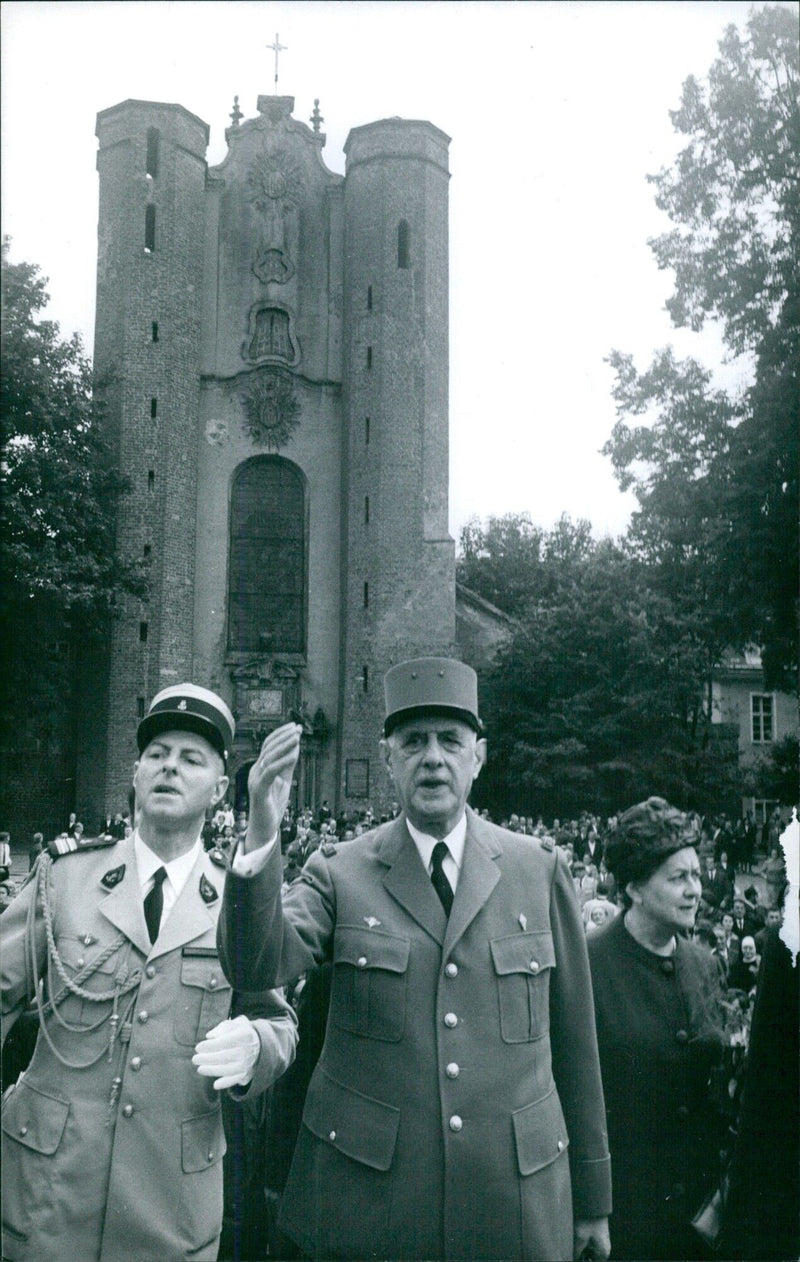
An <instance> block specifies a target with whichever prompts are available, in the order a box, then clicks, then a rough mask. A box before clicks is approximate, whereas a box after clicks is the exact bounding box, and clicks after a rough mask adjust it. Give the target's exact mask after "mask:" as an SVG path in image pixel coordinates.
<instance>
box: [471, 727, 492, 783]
mask: <svg viewBox="0 0 800 1262" xmlns="http://www.w3.org/2000/svg"><path fill="white" fill-rule="evenodd" d="M488 752H489V747H488V746H487V744H486V740H485V738H483V737H481V739H480V740H479V741H476V742H475V774H474V776H473V777H472V779H473V780H477V778H478V776H479V775H480V774H481V768H482V767H485V766H486V758H487V755H488Z"/></svg>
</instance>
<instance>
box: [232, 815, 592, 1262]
mask: <svg viewBox="0 0 800 1262" xmlns="http://www.w3.org/2000/svg"><path fill="white" fill-rule="evenodd" d="M280 885H281V871H280V850H279V847H278V846H274V847H273V850H272V853H271V854H270V857H269V860H268V862H267V865H266V867H265V869H264V871H263V872H262V873H260V874H259V875H257V876H255V877H253V878H251V879H244V878H242V879H236V878H234V877H233V876H231V877H230V878H229V885H228V888H227V890H226V895H225V903H224V908H223V916H222V917H221V918H220V929H221V931H222V951H221V958H222V960H223V967H225V969H226V971H227V973H228V976H229V977H231V978H233V977H235V976H236V975H237V973H238V975H239V976H240V977H242V978H243V977H245V976H246V977H248V978H249V979H250V984H251V985H253V984H257V985H265V984H266V983H267V979H268V978H271V979H273V980H275V981H276V982H277V980H278V979H280V980H281V982H283V981H289V980H291V979H292V978H294V977H297V976H298V975H299V974H300V973H302V972H304V971H306V970H308V969H309V968H311V967H312V965H314V964H318V963H323V962H325V961H328V960H331V961H332V962H333V969H334V972H333V987H332V994H331V1008H330V1017H329V1020H328V1028H327V1035H326V1039H325V1045H324V1047H323V1050H322V1054H321V1057H320V1060H319V1062H318V1064H317V1067H316V1069H315V1071H314V1074H313V1077H312V1079H311V1083H310V1086H309V1090H308V1095H307V1098H306V1103H305V1109H304V1114H303V1125H302V1127H301V1131H300V1136H299V1138H298V1142H297V1147H296V1150H295V1154H294V1161H293V1164H292V1168H291V1171H290V1174H289V1178H288V1183H287V1187H286V1191H285V1195H284V1199H283V1211H282V1226H283V1228H284V1229H285V1230H286V1231H287V1233H288V1234H289V1235H291V1236H292V1237H293V1238H294V1239H296V1240H297V1241H298V1242H299V1243H300V1244H301V1247H302V1249H303V1251H304V1253H306V1254H312V1255H313V1254H316V1255H317V1256H320V1257H323V1258H330V1257H331V1256H338V1257H352V1258H359V1259H364V1258H372V1257H381V1258H386V1257H391V1258H437V1259H446V1258H452V1259H469V1258H481V1259H490V1258H502V1259H509V1260H510V1259H522V1258H524V1259H534V1258H537V1259H544V1258H546V1259H548V1260H549V1262H557V1259H562V1258H571V1257H572V1208H573V1204H574V1207H575V1213H576V1215H577V1216H578V1217H580V1218H590V1217H603V1216H605V1215H606V1214H607V1213H608V1211H609V1208H610V1186H609V1162H608V1155H607V1146H606V1136H605V1121H604V1111H603V1104H602V1088H601V1084H600V1077H599V1067H598V1061H597V1048H596V1037H595V1031H594V1018H593V1010H592V997H591V986H590V978H589V970H588V963H587V957H586V947H585V937H584V932H583V925H582V922H581V917H580V913H579V910H578V906H577V903H576V900H575V895H574V891H573V889H572V881H571V879H570V875H569V871H568V869H567V867H566V864H565V862H564V859H563V857H562V856H561V855H560V853H559V852H557V851H556V850H555V848H554V847H553V844H552V842H550V841H545V842H539V841H538V840H534V839H532V838H530V837H524V836H517V835H516V834H513V833H509V832H507V831H505V830H503V829H500V828H497V827H495V826H494V825H491V824H488V823H486V822H485V821H483V820H481V819H479V818H478V817H476V816H475V815H474V814H473V813H472V812H471V811H470V812H468V826H467V837H466V844H465V851H464V862H463V866H462V869H461V874H460V879H459V883H458V889H457V891H456V895H455V900H454V902H453V907H452V911H451V913H450V918H449V920H448V919H447V918H446V916H445V913H444V911H443V909H442V906H441V904H440V902H439V900H438V898H437V896H436V893H435V891H434V889H433V886H432V884H431V881H430V878H429V877H428V874H427V873H426V871H425V869H424V867H423V865H422V863H421V861H420V858H419V853H418V851H417V848H416V846H415V845H414V842H413V841H412V839H411V837H410V835H409V832H408V829H407V828H406V825H405V820H404V819H403V818H402V817H401V818H400V819H398V820H394V821H391V822H390V823H388V824H386V825H382V826H381V827H379V828H378V829H376V830H375V831H374V832H372V833H368V834H365V835H364V836H362V837H359V838H357V839H356V840H354V841H352V842H346V843H343V844H340V845H339V846H336V847H332V846H330V847H329V846H325V847H322V848H320V850H319V851H318V852H317V853H316V854H314V855H312V857H311V858H310V859H309V861H308V863H307V864H306V866H305V868H304V870H303V874H302V877H301V879H300V880H298V881H296V882H295V883H294V884H293V885H292V886H291V887H290V889H289V891H288V892H287V894H286V896H285V902H284V905H283V910H282V908H281V898H280Z"/></svg>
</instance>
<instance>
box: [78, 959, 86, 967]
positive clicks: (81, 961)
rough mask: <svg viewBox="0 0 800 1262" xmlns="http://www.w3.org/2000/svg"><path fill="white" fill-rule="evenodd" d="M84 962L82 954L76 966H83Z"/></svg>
mask: <svg viewBox="0 0 800 1262" xmlns="http://www.w3.org/2000/svg"><path fill="white" fill-rule="evenodd" d="M85 963H86V960H85V959H84V958H83V956H81V958H80V959H79V960H78V968H83V966H84V964H85Z"/></svg>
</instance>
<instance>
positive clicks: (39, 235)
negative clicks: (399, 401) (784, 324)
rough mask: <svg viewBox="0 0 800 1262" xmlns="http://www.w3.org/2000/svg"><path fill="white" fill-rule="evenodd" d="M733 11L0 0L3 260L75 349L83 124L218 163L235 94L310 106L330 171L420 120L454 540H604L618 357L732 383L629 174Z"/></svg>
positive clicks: (620, 509)
mask: <svg viewBox="0 0 800 1262" xmlns="http://www.w3.org/2000/svg"><path fill="white" fill-rule="evenodd" d="M750 7H751V6H750V5H749V4H748V3H738V2H729V0H718V2H716V3H705V2H703V0H686V2H683V0H660V2H658V3H635V2H633V0H625V2H624V3H617V2H614V3H605V2H603V0H592V2H591V3H581V2H579V0H570V2H569V3H564V2H560V3H547V2H545V0H528V2H526V0H520V2H517V3H513V2H502V3H495V2H490V0H448V2H446V3H438V0H418V2H415V3H408V2H406V0H392V2H390V3H372V2H371V0H357V2H352V0H316V2H313V3H309V2H306V0H292V2H291V3H282V4H273V3H267V2H265V0H264V2H262V0H249V2H241V3H240V2H237V0H226V2H225V3H220V2H219V0H202V2H198V0H182V2H180V3H169V2H166V0H144V2H139V0H113V2H112V0H98V2H94V0H74V2H71V3H61V2H60V0H48V2H46V3H38V2H36V3H34V2H27V0H5V2H4V3H3V5H2V175H3V180H2V223H3V232H4V233H5V234H8V235H9V236H10V237H11V254H10V257H11V260H12V261H13V262H20V261H23V260H24V261H28V262H33V263H37V264H38V265H39V266H40V268H41V269H42V272H43V273H44V275H46V276H47V277H49V292H50V297H51V302H50V307H49V308H48V312H47V315H48V316H49V317H50V318H51V319H55V320H57V321H59V323H60V325H61V329H62V332H63V333H64V334H70V333H72V332H73V331H76V330H77V331H79V332H80V333H81V335H82V337H83V339H84V342H85V345H86V346H87V348H88V349H89V350H91V347H92V341H93V336H94V288H95V267H96V250H97V175H96V170H95V158H96V152H97V141H96V139H95V135H94V129H95V118H96V115H97V113H98V112H99V111H100V110H102V109H106V108H108V107H109V106H111V105H115V104H116V103H117V102H119V101H123V100H125V99H127V98H129V97H133V98H138V99H142V100H158V101H167V102H173V103H177V104H180V105H183V106H185V107H186V108H187V109H189V110H191V111H192V113H194V114H197V115H199V116H200V117H201V118H202V119H203V120H204V121H205V122H207V123H208V124H209V125H210V128H211V140H210V144H209V149H208V154H207V157H208V161H209V164H210V165H215V164H217V163H218V162H221V161H222V159H223V158H224V156H225V152H226V144H225V136H224V131H225V127H226V126H227V125H228V124H229V121H230V119H229V114H230V111H231V109H232V107H233V97H234V94H237V95H238V96H239V102H240V107H241V109H242V111H243V113H244V116H245V117H246V118H250V117H253V116H254V115H255V114H256V113H257V111H256V98H257V97H258V95H259V94H260V93H268V92H272V91H273V89H274V69H275V65H274V62H275V56H274V53H273V52H272V51H271V50H270V49H269V47H268V45H270V44H272V43H273V42H274V40H275V37H276V34H277V35H279V36H280V43H281V44H283V45H285V51H284V52H282V53H281V54H280V62H279V82H278V91H279V92H280V94H281V95H287V96H288V95H291V96H294V97H295V110H294V114H295V117H296V118H298V119H301V120H302V121H307V120H308V119H309V117H310V115H311V112H312V110H313V108H314V99H315V98H319V102H320V111H321V113H322V115H323V117H324V120H325V121H324V124H323V127H322V130H323V131H324V132H325V134H326V136H327V143H326V147H325V149H324V150H323V157H324V159H325V161H326V163H327V165H328V167H329V168H330V169H331V170H333V171H337V172H343V171H344V153H343V145H344V141H345V139H346V137H347V134H348V132H349V130H350V129H351V128H352V127H355V126H359V125H361V124H363V123H367V122H370V121H372V120H374V119H380V118H386V117H391V116H396V115H399V116H400V117H403V118H424V119H429V120H430V121H431V122H433V123H435V124H436V126H437V127H440V128H442V129H443V130H444V131H445V132H447V134H448V135H449V136H450V137H451V138H452V143H451V146H450V169H451V182H450V527H451V532H452V533H453V534H454V536H456V537H457V536H458V533H459V531H460V529H461V527H462V525H463V524H464V523H465V522H466V521H467V520H468V519H469V518H470V517H471V516H473V515H474V516H477V517H479V518H480V519H481V520H484V521H485V520H486V519H487V518H488V517H489V516H490V515H500V514H503V513H508V512H527V513H529V514H530V516H531V518H532V520H533V521H534V522H535V523H537V524H538V525H541V526H543V527H545V528H549V527H550V526H552V525H553V524H554V523H555V522H556V521H557V519H558V518H559V517H560V516H561V514H562V513H567V514H568V515H569V516H570V517H571V518H572V519H573V520H576V519H578V518H588V520H589V521H590V522H591V523H592V526H593V528H594V531H595V534H596V535H598V536H602V535H605V534H612V535H617V534H619V533H621V532H622V531H623V530H624V529H625V527H626V525H627V522H628V520H629V516H630V512H631V510H632V508H633V507H634V506H635V502H634V500H633V498H632V496H631V494H630V493H624V494H623V493H622V492H620V491H619V490H618V488H617V485H616V482H615V480H614V477H613V473H612V470H611V464H610V461H609V460H608V459H607V458H606V457H604V456H602V455H601V454H600V448H601V447H602V445H603V443H604V442H605V441H606V439H607V438H608V437H609V435H610V433H611V430H612V427H613V425H614V422H615V419H616V416H615V409H614V403H613V399H612V396H611V387H612V384H613V374H612V372H611V370H610V368H609V367H608V365H607V364H606V363H605V362H604V361H605V357H606V356H607V355H608V354H609V352H610V351H611V350H612V349H618V350H621V351H625V352H629V353H631V354H633V355H634V358H635V361H636V363H637V366H639V367H640V368H644V367H646V366H647V364H648V363H649V362H650V359H651V357H652V353H653V352H654V351H655V350H656V349H658V348H660V347H662V346H665V345H667V344H668V343H671V344H672V345H673V346H674V347H675V350H676V353H677V354H678V355H680V356H685V355H689V354H691V355H694V356H695V357H697V358H699V359H700V360H701V361H702V362H704V363H705V364H706V365H707V366H708V367H710V368H714V369H715V370H716V371H718V375H719V380H720V383H722V384H727V385H728V386H729V387H731V388H733V389H737V388H741V386H743V385H744V384H745V383H746V380H747V375H746V374H747V367H746V365H744V364H741V363H733V364H724V363H723V359H724V354H723V347H722V343H721V340H720V338H719V335H718V332H717V330H715V329H714V328H713V327H711V328H708V329H707V330H705V331H703V332H702V333H700V334H692V333H689V332H688V331H686V330H675V329H673V328H672V325H671V323H670V320H669V317H668V315H667V313H666V310H665V305H664V304H665V301H666V299H667V298H668V296H669V294H670V292H671V287H672V285H671V277H670V273H669V272H659V271H658V268H657V266H656V263H655V260H654V258H653V255H652V252H651V250H650V249H649V247H648V245H647V240H648V238H649V237H652V236H654V235H657V234H659V233H661V232H663V231H665V230H667V229H668V228H669V226H670V224H669V220H668V219H667V217H666V216H665V215H664V214H662V213H661V212H660V211H658V210H657V208H656V207H655V204H654V200H653V189H652V187H651V186H650V185H648V183H647V182H646V175H647V174H648V173H653V172H656V171H658V170H659V169H660V168H661V167H663V166H669V165H670V164H671V163H672V161H673V160H674V158H675V156H676V154H677V153H678V152H679V150H680V148H681V138H680V137H679V136H677V135H676V133H675V132H674V131H673V128H672V124H671V122H670V117H669V111H670V110H671V109H675V108H676V107H677V106H678V104H679V102H680V93H681V86H682V84H683V81H684V80H685V79H686V77H687V76H688V75H690V74H694V75H696V76H697V77H699V78H705V76H706V74H707V72H708V69H709V67H710V66H711V64H712V62H713V61H714V59H715V57H716V54H717V46H718V42H719V39H720V38H721V36H722V33H723V30H724V29H725V27H726V26H727V25H728V24H729V23H731V22H733V23H735V24H737V25H738V26H740V27H744V25H745V23H746V20H747V15H748V12H749V9H750Z"/></svg>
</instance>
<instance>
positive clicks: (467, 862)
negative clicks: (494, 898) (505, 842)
mask: <svg viewBox="0 0 800 1262" xmlns="http://www.w3.org/2000/svg"><path fill="white" fill-rule="evenodd" d="M501 853H502V852H501V849H500V847H499V846H498V844H497V842H496V841H495V840H494V837H493V836H492V834H491V832H490V831H489V830H488V828H485V827H484V825H483V824H482V823H481V821H480V820H479V819H478V818H477V816H476V815H474V814H473V812H472V811H470V810H467V836H466V841H465V843H464V861H463V863H462V864H461V872H460V874H459V878H458V888H457V889H456V895H455V898H454V899H453V906H452V908H451V910H450V919H449V920H448V922H447V933H446V935H445V942H444V945H445V951H447V952H449V951H452V949H453V947H454V946H455V944H456V942H458V940H459V938H461V937H463V935H464V933H465V932H466V930H467V929H468V928H469V926H470V924H471V923H472V921H473V920H474V919H475V917H476V916H477V914H478V912H479V911H480V910H481V908H482V907H483V906H484V904H485V903H486V902H487V901H488V899H489V896H490V894H491V892H492V890H493V889H494V887H495V885H496V884H497V882H498V881H499V880H500V871H499V868H498V866H497V863H496V862H495V860H496V858H497V856H498V855H499V854H501ZM437 901H438V900H437Z"/></svg>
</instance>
